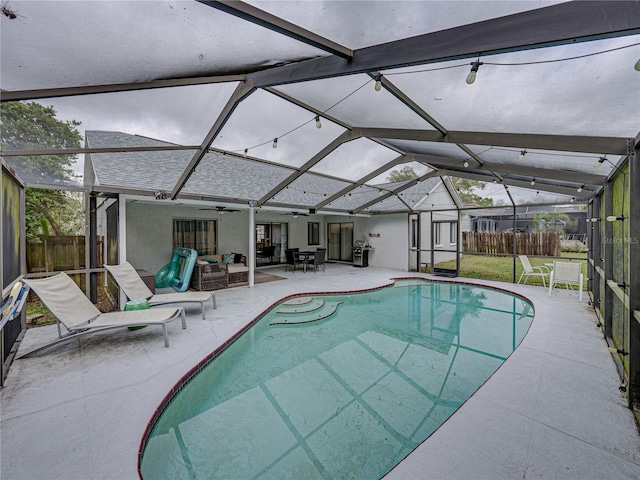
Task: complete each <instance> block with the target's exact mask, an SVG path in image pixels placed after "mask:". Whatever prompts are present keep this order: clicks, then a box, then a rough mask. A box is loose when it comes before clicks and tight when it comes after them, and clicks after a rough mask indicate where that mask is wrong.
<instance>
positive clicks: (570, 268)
mask: <svg viewBox="0 0 640 480" xmlns="http://www.w3.org/2000/svg"><path fill="white" fill-rule="evenodd" d="M583 280H584V275H582V266H581V265H580V263H569V262H553V270H552V271H551V277H550V279H549V296H551V290H552V289H553V286H554V285H556V284H558V283H564V284H565V286H566V287H567V290H569V289H571V290H573V286H574V285H575V286H576V287H577V288H578V292H579V293H578V299H579V300H580V301H582V282H583Z"/></svg>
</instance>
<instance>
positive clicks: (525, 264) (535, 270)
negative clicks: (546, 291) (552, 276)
mask: <svg viewBox="0 0 640 480" xmlns="http://www.w3.org/2000/svg"><path fill="white" fill-rule="evenodd" d="M518 258H519V259H520V263H522V268H523V269H524V270H523V271H522V275H520V278H519V279H518V283H520V280H522V277H525V279H524V283H525V284H526V283H527V280H529V277H540V278H542V285H543V286H545V287H546V286H547V284H546V283H545V280H544V279H545V278H547V277H548V276H549V267H547V266H541V267H532V266H531V262H529V257H527V256H526V255H518Z"/></svg>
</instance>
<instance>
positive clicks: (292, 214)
mask: <svg viewBox="0 0 640 480" xmlns="http://www.w3.org/2000/svg"><path fill="white" fill-rule="evenodd" d="M283 215H291V216H292V217H293V218H298V217H308V216H309V214H307V213H300V212H290V213H283Z"/></svg>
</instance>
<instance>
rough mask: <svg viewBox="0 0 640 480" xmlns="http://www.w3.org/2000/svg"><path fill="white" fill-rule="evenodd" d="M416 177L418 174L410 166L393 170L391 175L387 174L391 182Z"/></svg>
mask: <svg viewBox="0 0 640 480" xmlns="http://www.w3.org/2000/svg"><path fill="white" fill-rule="evenodd" d="M414 178H418V174H417V173H416V172H414V170H413V168H412V167H409V166H405V167H402V168H401V169H400V170H392V171H391V172H390V173H389V175H387V180H389V181H390V182H402V181H404V180H411V179H414Z"/></svg>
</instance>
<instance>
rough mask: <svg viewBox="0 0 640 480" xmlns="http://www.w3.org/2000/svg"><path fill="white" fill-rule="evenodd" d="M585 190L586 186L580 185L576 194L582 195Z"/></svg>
mask: <svg viewBox="0 0 640 480" xmlns="http://www.w3.org/2000/svg"><path fill="white" fill-rule="evenodd" d="M583 188H584V185H580V186H579V187H578V188H576V192H578V193H582V189H583Z"/></svg>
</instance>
